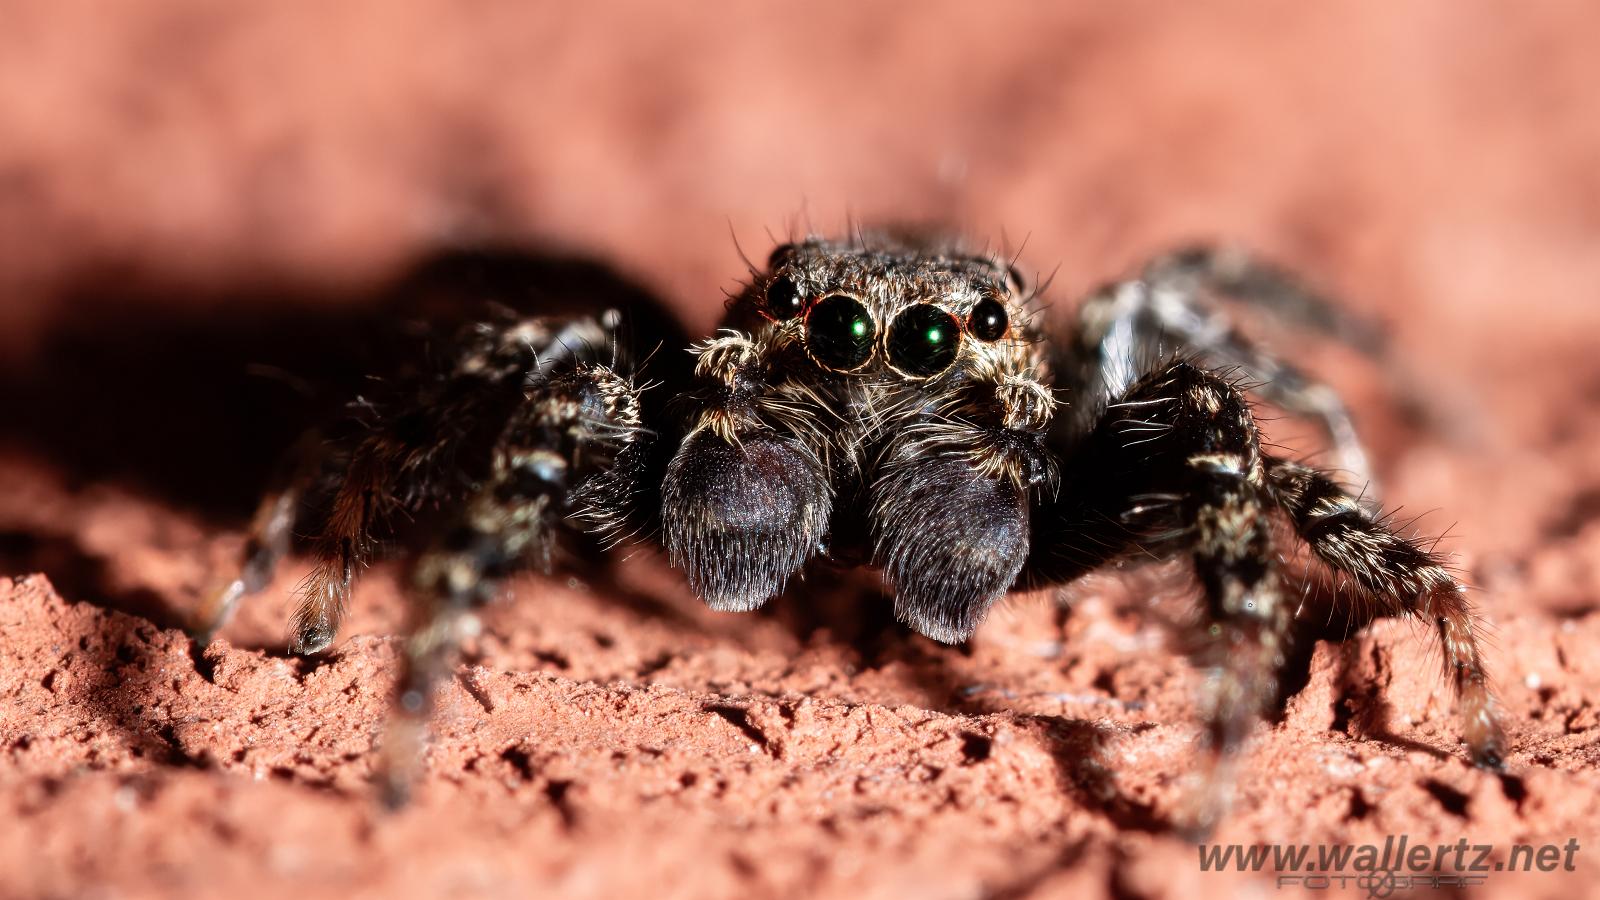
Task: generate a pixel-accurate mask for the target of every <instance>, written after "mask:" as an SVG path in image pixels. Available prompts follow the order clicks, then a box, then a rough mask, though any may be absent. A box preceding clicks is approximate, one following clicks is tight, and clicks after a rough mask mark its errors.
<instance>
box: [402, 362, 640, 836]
mask: <svg viewBox="0 0 1600 900" xmlns="http://www.w3.org/2000/svg"><path fill="white" fill-rule="evenodd" d="M648 445H649V441H648V435H647V433H646V432H645V430H644V429H643V428H642V426H641V423H640V409H639V396H638V391H637V390H636V389H635V388H634V386H633V384H632V382H631V380H629V379H628V378H626V377H624V376H622V375H619V374H618V373H617V372H615V371H614V370H612V369H610V368H608V367H605V366H600V365H595V364H588V363H585V364H579V365H578V366H576V367H575V368H573V369H572V370H571V371H568V372H565V373H562V374H558V375H556V376H554V377H552V378H550V379H549V380H548V381H545V382H542V383H536V384H532V385H530V386H529V388H528V391H527V396H526V402H525V404H524V405H523V406H522V407H521V408H520V409H519V410H518V411H517V412H516V414H514V415H513V416H512V418H511V419H510V420H509V421H508V422H507V424H506V427H505V430H504V431H503V433H502V434H501V436H500V438H499V439H498V440H497V441H496V444H495V447H494V450H493V461H492V465H491V468H490V472H489V476H488V477H487V478H486V479H485V481H484V482H483V484H482V485H481V486H480V487H479V488H478V489H477V490H475V491H474V492H473V493H472V494H471V495H470V496H469V497H468V498H467V499H466V500H465V502H464V503H462V504H461V505H460V509H459V510H458V511H457V512H456V513H455V514H454V516H453V517H452V519H451V520H450V522H449V524H448V525H447V527H445V528H444V529H442V530H441V531H439V532H438V534H437V536H436V537H435V538H434V539H433V540H432V541H431V543H430V544H429V545H428V546H427V548H426V549H425V550H424V551H423V552H422V553H420V554H419V555H418V556H417V557H416V560H415V562H414V564H413V566H412V568H411V579H410V580H411V593H412V595H413V598H414V604H413V623H412V628H411V631H410V634H409V635H408V637H407V638H406V642H405V649H404V652H403V667H402V670H401V675H400V680H399V684H398V687H397V698H398V700H397V704H396V709H395V711H394V713H393V714H392V715H391V717H390V720H389V723H388V731H387V733H386V737H385V739H384V744H383V750H382V753H383V756H382V764H381V766H380V772H379V779H380V788H381V791H382V795H383V798H384V800H385V802H387V803H388V804H389V805H390V806H399V805H402V804H404V803H405V802H406V800H407V798H408V796H409V792H410V788H411V786H412V784H413V783H414V782H415V780H416V775H417V767H418V765H419V763H420V760H421V750H422V746H423V744H424V743H425V740H426V735H427V721H428V717H429V714H430V713H431V711H432V709H433V693H434V688H435V687H436V685H437V684H438V683H439V682H440V681H441V680H443V679H444V678H446V677H448V675H449V674H450V672H451V670H452V669H453V668H454V667H455V664H456V661H457V659H458V657H459V655H460V652H459V651H460V645H461V641H462V639H463V638H464V637H467V636H469V635H470V634H471V633H472V630H473V625H474V624H475V620H474V619H473V618H472V617H471V613H472V612H473V610H475V609H478V608H480V607H482V606H484V605H485V604H487V603H489V602H490V601H492V600H493V599H494V598H495V596H496V594H497V593H498V592H499V588H500V585H501V582H502V581H503V580H504V579H505V578H506V577H508V576H510V575H512V574H514V573H515V572H517V571H519V570H521V569H523V568H526V567H528V566H529V565H533V566H535V567H542V568H543V569H545V570H546V571H548V570H549V569H550V566H551V558H552V555H553V553H554V551H555V549H556V545H557V542H558V539H559V537H560V535H561V534H562V532H563V530H565V529H569V528H580V529H583V530H587V531H598V532H600V533H602V534H604V533H605V532H606V531H608V530H609V529H611V528H613V527H615V526H617V525H619V524H620V522H621V516H622V515H623V510H624V509H625V507H626V506H627V505H628V503H629V501H630V498H631V497H632V495H633V494H635V493H636V492H637V490H638V488H639V480H640V475H641V473H642V472H643V466H644V465H645V462H644V459H645V455H646V454H647V453H648V449H649V448H648Z"/></svg>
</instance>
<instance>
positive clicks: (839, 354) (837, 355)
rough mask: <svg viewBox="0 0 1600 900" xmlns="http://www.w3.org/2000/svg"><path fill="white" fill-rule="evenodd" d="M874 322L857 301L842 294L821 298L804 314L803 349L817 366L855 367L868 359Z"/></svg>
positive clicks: (875, 329)
mask: <svg viewBox="0 0 1600 900" xmlns="http://www.w3.org/2000/svg"><path fill="white" fill-rule="evenodd" d="M877 337H878V325H877V323H875V322H873V321H872V314H871V313H869V312H867V308H866V307H865V306H862V305H861V301H860V300H857V299H856V298H854V297H846V296H845V295H843V294H834V295H832V296H830V297H823V298H822V299H821V300H819V301H817V304H816V305H815V306H813V307H811V312H810V314H808V315H807V316H806V351H807V352H808V353H810V354H811V358H812V359H814V360H816V361H817V362H818V363H820V364H821V365H823V366H825V367H827V368H829V369H834V370H836V371H840V372H848V371H850V370H852V369H858V368H860V367H861V366H862V365H863V364H865V363H866V361H867V360H869V359H871V358H872V342H873V341H874V340H876V339H877Z"/></svg>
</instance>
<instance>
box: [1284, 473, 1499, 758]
mask: <svg viewBox="0 0 1600 900" xmlns="http://www.w3.org/2000/svg"><path fill="white" fill-rule="evenodd" d="M1267 472H1268V475H1269V479H1270V485H1271V488H1272V491H1273V493H1274V495H1275V496H1276V498H1277V500H1278V502H1279V503H1281V504H1282V505H1283V507H1284V509H1286V510H1287V511H1288V513H1289V515H1290V518H1291V519H1292V520H1293V522H1294V525H1295V530H1296V531H1297V532H1298V533H1299V534H1300V537H1301V538H1302V539H1303V540H1304V541H1305V542H1306V543H1307V544H1308V545H1309V546H1310V547H1311V550H1312V552H1314V553H1315V554H1316V556H1317V558H1318V559H1320V560H1321V561H1322V562H1323V563H1324V564H1326V565H1327V566H1329V567H1330V568H1332V569H1333V570H1334V571H1336V572H1340V573H1342V574H1344V575H1346V576H1348V577H1349V578H1350V580H1351V581H1353V582H1354V584H1355V585H1356V587H1357V588H1358V589H1359V590H1360V591H1361V593H1362V594H1363V595H1364V596H1365V597H1366V598H1368V599H1369V600H1371V601H1373V602H1374V603H1375V605H1376V607H1377V609H1378V610H1379V611H1380V613H1381V614H1382V615H1386V616H1399V617H1409V618H1414V619H1416V620H1418V621H1421V622H1426V623H1429V624H1431V625H1432V626H1433V628H1434V630H1435V632H1436V633H1437V635H1438V639H1439V647H1440V649H1442V650H1443V651H1444V667H1445V674H1446V677H1448V678H1449V679H1450V681H1451V683H1452V684H1453V685H1454V686H1455V691H1456V698H1457V703H1458V704H1459V705H1460V717H1461V731H1462V737H1463V739H1464V740H1465V742H1466V745H1467V750H1468V752H1469V753H1470V754H1471V755H1472V760H1473V762H1474V763H1476V764H1478V765H1479V766H1483V767H1485V768H1488V769H1495V770H1499V769H1502V768H1504V766H1505V755H1506V737H1505V730H1504V728H1503V727H1502V726H1501V724H1500V716H1499V713H1498V710H1497V708H1496V704H1495V700H1494V695H1493V692H1492V691H1491V688H1490V683H1489V676H1488V673H1487V672H1486V671H1485V668H1484V663H1483V653H1482V650H1481V649H1480V648H1479V646H1478V637H1477V635H1478V631H1479V626H1478V619H1477V617H1476V616H1475V615H1474V614H1473V611H1472V607H1471V604H1470V603H1469V602H1468V601H1467V597H1466V588H1465V586H1464V585H1462V584H1461V582H1459V581H1458V580H1456V578H1455V577H1454V576H1452V575H1451V574H1450V572H1449V570H1447V569H1446V568H1445V566H1444V561H1443V560H1442V559H1441V558H1440V557H1439V556H1437V555H1435V554H1433V553H1431V552H1429V551H1427V550H1424V549H1423V548H1422V547H1421V546H1420V545H1419V544H1418V543H1417V542H1416V541H1414V540H1409V539H1407V538H1405V537H1402V536H1401V535H1399V534H1396V533H1395V532H1394V531H1392V530H1390V529H1389V528H1388V527H1386V526H1385V525H1383V523H1382V522H1380V521H1378V519H1377V518H1376V517H1375V516H1374V515H1373V513H1372V512H1371V511H1370V510H1368V509H1365V508H1364V507H1363V506H1362V505H1361V504H1360V503H1359V502H1357V500H1356V498H1354V497H1352V496H1351V495H1350V494H1349V493H1348V492H1347V491H1345V490H1344V489H1343V488H1341V487H1340V486H1339V485H1338V484H1336V483H1334V481H1333V480H1332V479H1330V478H1329V477H1328V476H1327V475H1325V474H1323V473H1321V472H1318V471H1317V470H1316V469H1313V468H1311V467H1309V466H1305V465H1301V464H1299V463H1295V462H1290V461H1288V460H1283V459H1276V458H1268V460H1267Z"/></svg>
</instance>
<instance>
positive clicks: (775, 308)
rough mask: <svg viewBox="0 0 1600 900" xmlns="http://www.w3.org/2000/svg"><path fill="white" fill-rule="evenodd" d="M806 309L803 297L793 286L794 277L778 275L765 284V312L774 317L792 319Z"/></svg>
mask: <svg viewBox="0 0 1600 900" xmlns="http://www.w3.org/2000/svg"><path fill="white" fill-rule="evenodd" d="M805 311H806V301H805V298H803V297H801V296H800V289H799V288H798V287H795V283H794V279H792V278H790V277H789V276H787V275H779V276H778V277H777V278H774V279H772V282H771V283H770V284H768V285H767V312H768V313H770V314H771V315H772V317H773V318H774V319H779V320H782V319H792V318H794V317H795V316H798V315H800V314H801V313H803V312H805Z"/></svg>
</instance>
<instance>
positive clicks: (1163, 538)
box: [1022, 362, 1292, 831]
mask: <svg viewBox="0 0 1600 900" xmlns="http://www.w3.org/2000/svg"><path fill="white" fill-rule="evenodd" d="M1263 460H1264V457H1263V455H1262V453H1261V449H1260V435H1259V433H1258V431H1257V428H1256V424H1255V421H1254V418H1253V417H1252V415H1251V412H1250V408H1249V405H1248V403H1247V402H1246V401H1245V399H1244V397H1243V396H1242V395H1241V394H1240V393H1239V391H1238V390H1237V389H1236V388H1234V387H1233V386H1232V385H1231V384H1230V383H1228V382H1227V381H1226V380H1224V379H1223V378H1221V377H1219V376H1218V375H1216V374H1214V373H1211V372H1208V371H1206V370H1203V369H1200V368H1198V367H1195V366H1193V365H1190V364H1187V363H1183V362H1177V363H1172V364H1169V365H1167V366H1165V367H1163V368H1161V369H1159V370H1157V371H1155V372H1153V373H1151V374H1147V375H1145V376H1143V377H1141V378H1140V379H1138V380H1136V381H1135V382H1134V383H1133V384H1132V385H1131V386H1130V387H1129V388H1128V390H1127V391H1126V392H1124V393H1123V394H1122V395H1121V396H1120V397H1118V398H1116V400H1115V402H1113V403H1111V404H1110V405H1109V406H1108V407H1107V408H1106V410H1105V411H1104V413H1103V414H1102V417H1101V419H1100V422H1099V423H1098V425H1097V426H1096V427H1095V428H1094V429H1093V430H1092V432H1091V433H1090V435H1089V436H1088V437H1087V438H1086V439H1085V440H1084V442H1083V443H1082V444H1081V445H1080V446H1079V447H1078V448H1077V450H1076V452H1074V453H1072V454H1071V455H1069V456H1068V457H1067V458H1066V459H1064V460H1063V469H1064V471H1065V472H1066V473H1067V476H1068V477H1067V478H1066V480H1065V482H1064V484H1063V486H1062V489H1061V492H1060V494H1059V496H1058V498H1057V500H1056V501H1055V502H1054V503H1051V504H1047V505H1045V506H1044V507H1043V508H1042V509H1041V511H1040V514H1039V516H1038V517H1037V519H1038V523H1037V526H1036V531H1035V537H1034V541H1033V548H1032V553H1031V554H1030V557H1029V560H1028V566H1027V568H1026V569H1025V571H1024V573H1023V579H1022V580H1023V582H1024V583H1025V584H1029V585H1034V586H1038V585H1044V584H1054V583H1061V582H1064V581H1070V580H1072V579H1073V578H1076V577H1078V576H1080V575H1083V574H1085V573H1087V572H1089V571H1092V570H1093V569H1095V568H1097V567H1099V566H1100V565H1103V564H1104V563H1106V562H1109V561H1111V560H1114V559H1117V558H1120V557H1127V556H1133V555H1137V554H1144V555H1148V556H1150V557H1154V558H1162V557H1170V556H1174V555H1183V556H1187V557H1188V558H1189V560H1190V561H1191V563H1192V565H1193V569H1194V574H1195V577H1196V580H1197V581H1198V583H1199V586H1200V588H1201V591H1202V597H1203V607H1202V622H1201V625H1200V630H1199V632H1198V633H1197V634H1196V635H1194V637H1195V638H1196V641H1195V642H1194V648H1193V649H1194V659H1195V662H1196V664H1197V665H1198V666H1199V667H1200V668H1201V670H1202V671H1203V672H1204V673H1205V676H1206V681H1205V684H1206V689H1205V692H1204V694H1203V698H1202V706H1201V714H1202V718H1203V720H1204V723H1205V735H1206V740H1205V744H1204V747H1205V755H1204V758H1203V761H1202V772H1203V774H1204V787H1203V789H1202V790H1201V791H1200V792H1198V793H1197V794H1196V795H1195V796H1194V797H1192V798H1191V799H1192V801H1193V807H1192V809H1190V810H1189V811H1188V814H1187V816H1186V818H1187V821H1186V822H1185V824H1186V825H1187V826H1188V827H1190V828H1192V829H1195V830H1196V831H1204V830H1206V829H1208V828H1210V827H1211V825H1213V824H1214V823H1215V822H1216V821H1217V820H1218V818H1219V817H1220V816H1221V815H1222V813H1223V811H1224V810H1225V808H1226V800H1227V794H1228V791H1229V790H1230V787H1231V784H1232V767H1233V762H1234V759H1235V757H1236V756H1237V751H1238V749H1239V747H1240V746H1241V745H1242V744H1243V743H1244V742H1245V740H1246V739H1247V738H1248V737H1249V734H1250V731H1251V729H1252V727H1253V726H1254V725H1255V723H1256V722H1257V721H1259V719H1260V718H1261V716H1262V715H1263V714H1264V713H1265V712H1266V711H1267V710H1268V709H1269V708H1270V706H1271V704H1272V703H1273V701H1274V700H1275V699H1276V697H1277V694H1278V691H1279V686H1280V684H1281V682H1282V675H1283V667H1284V665H1285V662H1286V659H1287V656H1288V649H1289V639H1290V624H1291V619H1292V610H1291V609H1290V608H1289V606H1288V604H1287V603H1286V602H1285V596H1284V589H1283V583H1282V578H1281V573H1280V572H1279V567H1278V561H1277V560H1278V554H1277V552H1276V550H1275V548H1274V546H1273V528H1272V515H1271V513H1272V509H1273V500H1272V495H1271V494H1270V493H1269V491H1268V489H1267V486H1266V476H1265V465H1264V461H1263Z"/></svg>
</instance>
